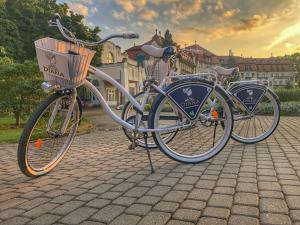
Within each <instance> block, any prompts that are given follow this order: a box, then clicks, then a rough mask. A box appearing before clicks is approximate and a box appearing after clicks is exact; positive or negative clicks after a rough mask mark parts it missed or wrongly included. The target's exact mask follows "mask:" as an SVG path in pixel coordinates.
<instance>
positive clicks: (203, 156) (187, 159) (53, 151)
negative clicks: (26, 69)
mask: <svg viewBox="0 0 300 225" xmlns="http://www.w3.org/2000/svg"><path fill="white" fill-rule="evenodd" d="M50 24H51V25H52V26H57V27H58V28H59V30H60V32H61V33H62V35H63V36H64V37H65V38H66V39H67V40H69V41H70V42H72V43H70V42H63V41H58V40H55V39H52V38H43V39H40V40H37V41H35V46H36V51H37V58H38V63H39V67H40V70H41V71H42V72H43V74H44V79H45V80H46V82H44V83H43V85H42V87H43V88H44V89H48V90H52V91H54V93H53V94H52V95H50V96H49V97H48V98H46V99H45V100H44V101H43V102H42V103H41V104H40V105H39V106H38V107H37V109H36V110H35V111H34V113H33V114H32V116H31V117H30V119H29V120H28V122H27V124H26V125H25V128H24V130H23V133H22V135H21V138H20V141H19V146H18V164H19V167H20V169H21V171H22V172H23V173H24V174H25V175H27V176H31V177H38V176H41V175H44V174H46V173H48V172H50V171H51V170H52V169H53V168H54V167H55V166H56V165H57V164H58V163H59V162H60V161H61V160H62V158H63V157H64V155H65V154H66V152H67V150H68V149H69V147H70V145H71V143H72V141H73V139H74V137H75V134H76V131H77V128H78V124H79V122H80V119H81V103H80V100H79V98H78V97H77V91H76V88H77V87H80V86H84V87H85V88H86V89H88V90H90V91H91V92H92V94H94V95H95V96H96V98H98V100H99V101H100V104H101V106H102V108H103V110H104V111H105V112H106V113H108V114H109V115H110V117H111V118H112V119H113V120H114V121H116V122H117V123H119V124H120V125H121V126H123V127H124V128H126V129H127V130H131V131H132V132H133V134H134V135H133V138H136V139H138V137H140V136H142V137H143V138H144V143H145V146H146V149H147V153H148V157H149V161H150V165H151V169H152V172H153V167H152V163H151V158H150V153H149V150H148V148H147V147H148V144H147V140H148V134H151V135H152V136H153V138H154V140H155V143H156V145H157V146H158V147H159V148H160V150H161V151H162V152H163V153H164V154H166V155H167V156H168V157H170V158H172V159H174V160H177V161H179V162H183V163H199V162H201V161H204V160H208V159H210V158H211V157H213V156H215V155H216V154H218V153H219V152H220V151H221V150H222V149H223V147H224V146H225V145H226V143H227V141H228V140H229V138H230V136H231V132H232V127H233V118H232V112H231V100H230V97H229V96H228V94H227V93H226V91H225V90H224V89H223V88H222V87H221V86H219V85H215V84H214V83H213V82H210V81H206V80H204V79H199V78H187V79H180V80H178V81H175V82H173V83H172V84H170V85H167V86H166V87H165V88H162V87H160V86H157V82H156V81H155V80H153V79H151V77H147V80H146V81H145V83H147V85H146V86H145V89H144V90H145V92H146V93H150V91H151V90H153V89H155V90H156V91H158V92H159V95H157V96H156V97H155V100H154V102H153V104H152V105H151V109H150V110H149V112H150V115H149V116H148V117H149V119H148V122H147V126H145V125H144V124H143V123H144V120H143V118H144V111H145V107H146V102H145V101H142V102H140V101H138V100H136V99H135V98H134V97H133V96H131V95H130V94H129V93H128V91H127V90H126V89H125V88H124V87H123V86H122V85H120V84H119V83H118V82H117V81H116V80H114V79H113V78H111V77H110V76H109V75H107V74H105V73H104V72H102V71H101V70H99V69H97V68H95V67H92V66H90V62H91V60H92V58H93V56H94V53H95V52H94V51H92V50H89V49H87V48H84V47H83V46H96V45H100V44H102V43H103V42H105V41H107V40H109V39H111V38H127V39H130V38H138V35H137V34H132V33H124V34H121V35H118V34H117V35H111V36H109V37H107V38H105V39H103V40H101V41H98V42H86V41H82V40H79V39H76V38H75V37H74V35H72V33H71V32H70V31H68V30H67V29H66V28H65V27H63V26H62V25H61V23H60V18H59V15H55V16H54V17H53V18H52V19H51V22H50ZM149 54H150V55H151V54H152V56H153V57H156V58H160V59H163V60H164V61H168V60H169V59H170V58H172V56H174V55H176V53H175V52H174V49H173V48H171V47H170V48H167V49H165V50H164V51H160V52H156V51H153V50H151V49H150V50H149ZM152 68H154V69H155V68H157V67H156V66H154V67H152ZM88 72H89V73H92V74H93V75H94V76H96V77H97V78H99V79H102V80H105V81H107V82H109V83H110V84H111V85H113V86H114V87H116V88H117V89H118V90H119V91H120V92H121V93H122V94H123V95H124V96H125V97H126V98H127V99H128V100H129V101H130V103H131V104H132V106H133V109H134V111H135V115H134V118H133V121H134V123H132V122H130V121H128V120H123V119H121V118H119V117H118V116H117V115H116V114H115V113H114V112H113V111H112V110H111V109H110V107H109V106H108V104H107V102H106V101H105V99H104V97H103V96H102V94H101V93H100V91H99V90H98V89H97V88H96V87H95V86H93V84H92V83H90V82H89V81H88V80H86V76H87V73H88ZM208 99H209V101H211V100H213V101H214V102H215V103H216V105H217V106H218V109H220V110H222V114H219V115H214V116H210V115H207V114H205V113H203V112H206V111H207V110H208V109H210V110H211V111H215V110H216V109H214V108H212V107H211V106H210V105H209V101H208ZM203 121H206V122H214V123H221V122H222V124H223V128H222V129H220V130H219V131H218V132H211V129H210V128H208V127H206V126H203ZM173 133H176V137H172V135H173ZM200 134H201V135H202V134H206V135H205V139H202V140H199V135H200ZM216 134H217V135H216ZM149 144H151V143H149Z"/></svg>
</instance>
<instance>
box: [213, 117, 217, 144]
mask: <svg viewBox="0 0 300 225" xmlns="http://www.w3.org/2000/svg"><path fill="white" fill-rule="evenodd" d="M217 126H218V121H215V127H214V137H213V147H214V145H215V139H216V131H217Z"/></svg>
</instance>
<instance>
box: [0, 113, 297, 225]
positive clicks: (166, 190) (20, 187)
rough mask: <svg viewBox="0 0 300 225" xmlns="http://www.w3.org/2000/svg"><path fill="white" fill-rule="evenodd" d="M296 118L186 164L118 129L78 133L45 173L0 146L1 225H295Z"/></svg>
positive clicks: (13, 147)
mask: <svg viewBox="0 0 300 225" xmlns="http://www.w3.org/2000/svg"><path fill="white" fill-rule="evenodd" d="M299 127H300V118H297V117H294V118H287V117H285V118H282V120H281V123H280V126H279V128H278V130H277V131H276V132H275V133H274V135H273V136H271V137H270V138H269V139H267V140H266V141H263V142H261V143H259V144H255V145H243V144H240V143H237V142H234V141H232V140H231V141H230V142H229V144H228V145H227V146H226V148H224V150H223V151H222V152H221V153H220V154H219V155H218V156H216V157H215V158H213V159H211V160H209V161H207V162H205V163H201V164H197V165H184V164H180V163H178V162H175V161H172V160H170V159H168V158H167V157H166V156H165V155H163V154H162V153H161V152H160V151H159V150H153V151H152V157H153V161H154V166H155V169H156V173H155V174H150V170H149V164H148V161H147V155H146V153H145V151H144V150H143V149H141V148H137V149H136V150H134V151H132V150H128V149H127V145H128V141H127V140H126V138H125V137H124V135H123V134H122V133H121V131H96V132H93V133H91V134H86V135H82V136H78V137H77V138H76V140H75V142H74V144H73V145H72V147H71V149H70V151H69V152H68V154H67V156H66V157H65V159H64V160H63V161H62V163H61V164H60V165H59V166H58V167H57V168H56V169H55V170H54V171H52V172H51V173H50V174H49V175H46V176H44V177H41V178H38V179H30V178H27V177H25V176H24V175H23V174H21V172H20V171H19V170H18V167H17V162H16V145H2V146H0V156H1V157H0V162H1V164H0V223H1V224H39V225H46V224H84V225H88V224H90V225H93V224H113V225H121V224H123V225H125V224H128V225H134V224H139V225H151V224H156V225H161V224H167V225H178V224H182V225H191V224H197V225H202V224H203V225H209V224H216V225H222V224H238V225H248V224H300V160H299V159H300V140H299V138H300V129H299Z"/></svg>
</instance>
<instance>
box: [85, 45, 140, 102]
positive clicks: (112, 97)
mask: <svg viewBox="0 0 300 225" xmlns="http://www.w3.org/2000/svg"><path fill="white" fill-rule="evenodd" d="M101 57H102V58H101V62H102V65H101V66H100V67H99V68H100V69H101V71H103V72H104V73H106V74H108V75H110V76H111V77H113V78H114V79H115V80H117V81H118V82H119V83H121V84H122V85H123V86H124V87H125V88H126V89H127V90H128V91H129V92H130V93H131V94H132V95H134V94H136V93H138V92H140V91H141V90H140V84H141V83H142V81H143V80H144V79H145V73H144V69H143V68H142V67H141V66H139V65H138V62H137V61H135V60H132V59H130V58H128V57H127V54H126V53H122V52H121V48H120V47H119V46H118V45H115V44H114V43H113V42H111V41H108V42H105V43H104V44H103V50H102V56H101ZM88 79H89V80H90V81H91V82H92V83H93V84H94V85H95V86H96V87H97V88H98V90H100V92H101V94H102V95H103V97H104V98H105V100H106V101H107V103H108V104H109V105H110V106H119V105H122V104H125V102H126V99H125V97H124V96H122V94H121V93H120V92H119V91H118V89H117V88H115V87H114V86H112V85H111V84H110V83H108V82H106V81H103V80H100V79H97V77H95V76H93V75H89V76H88ZM81 92H82V94H81V96H84V97H83V99H85V103H86V104H87V105H89V106H95V105H98V104H99V101H98V100H97V99H96V98H95V96H93V95H92V94H91V93H90V92H89V91H88V90H82V91H81Z"/></svg>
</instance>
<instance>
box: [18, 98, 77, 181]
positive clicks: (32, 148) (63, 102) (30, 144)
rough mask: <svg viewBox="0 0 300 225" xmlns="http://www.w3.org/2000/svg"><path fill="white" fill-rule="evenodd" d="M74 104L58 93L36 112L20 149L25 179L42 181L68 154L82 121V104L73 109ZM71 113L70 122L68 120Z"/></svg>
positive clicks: (19, 156)
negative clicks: (40, 178)
mask: <svg viewBox="0 0 300 225" xmlns="http://www.w3.org/2000/svg"><path fill="white" fill-rule="evenodd" d="M71 102H72V95H63V94H61V93H55V94H53V95H51V96H49V97H48V98H46V99H45V100H44V102H42V103H41V104H40V105H39V106H38V108H37V109H36V110H35V111H34V112H33V114H32V116H31V118H30V119H29V121H28V122H27V124H26V125H25V128H24V130H23V133H22V135H21V138H20V141H19V146H18V164H19V167H20V169H21V171H22V172H23V173H24V174H25V175H27V176H30V177H38V176H42V175H44V174H46V173H48V172H50V171H51V170H52V169H53V168H54V167H55V166H56V165H57V164H58V163H59V162H60V161H61V160H62V158H63V157H64V155H65V154H66V152H67V150H68V149H69V147H70V145H71V143H72V141H73V139H74V137H75V134H76V131H77V128H78V122H79V118H80V110H79V105H78V100H77V101H75V103H74V106H73V107H70V105H71ZM68 112H69V115H70V119H69V120H66V117H67V114H68ZM65 121H67V123H66V122H65ZM64 123H65V127H66V130H65V132H64V133H62V127H63V126H64Z"/></svg>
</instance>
